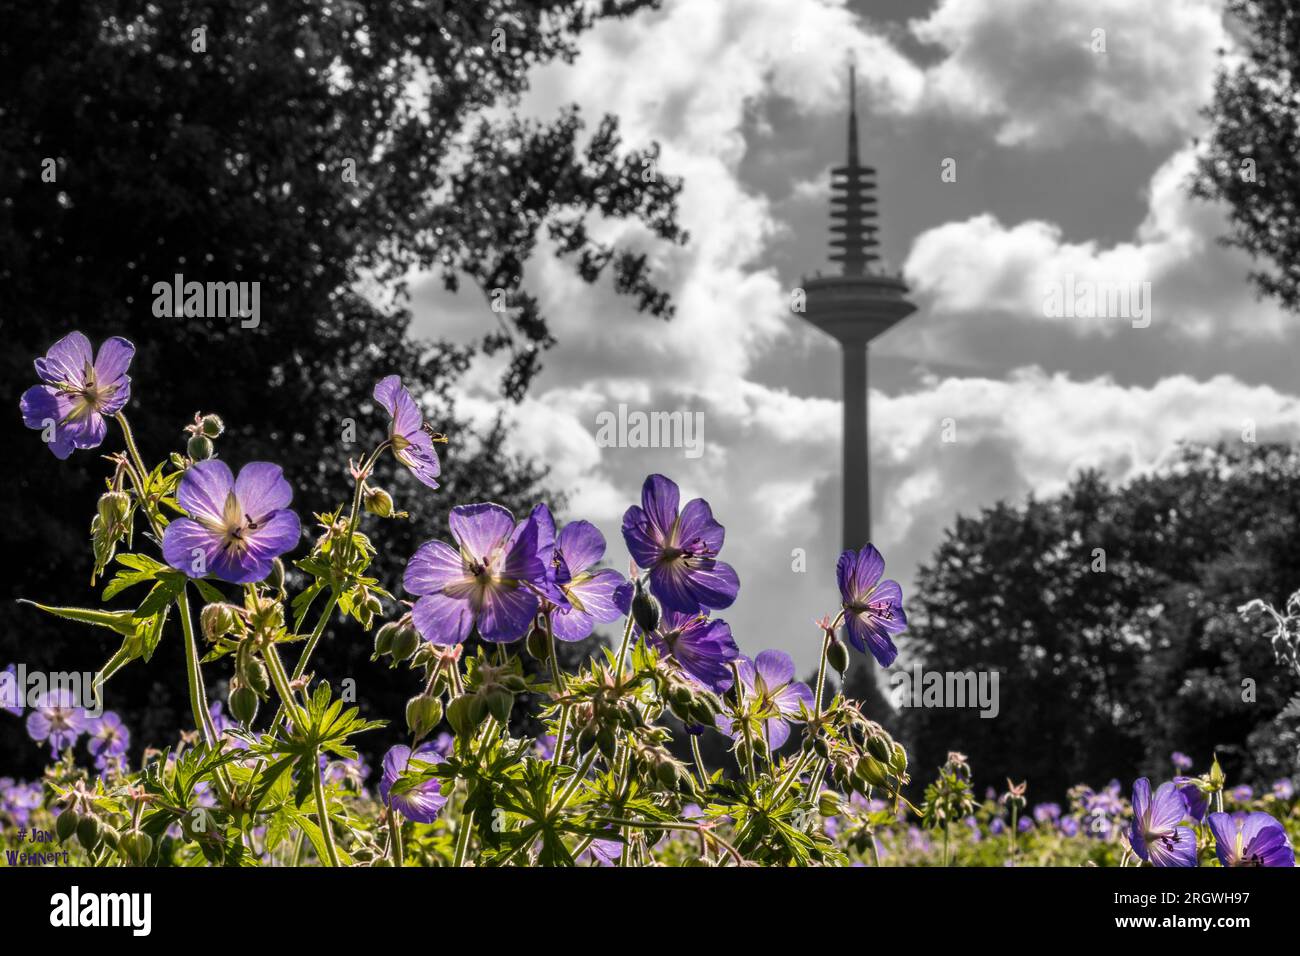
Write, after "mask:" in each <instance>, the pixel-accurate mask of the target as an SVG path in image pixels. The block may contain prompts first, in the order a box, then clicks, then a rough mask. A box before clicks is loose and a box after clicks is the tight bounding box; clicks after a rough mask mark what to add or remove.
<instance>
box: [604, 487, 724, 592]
mask: <svg viewBox="0 0 1300 956" xmlns="http://www.w3.org/2000/svg"><path fill="white" fill-rule="evenodd" d="M680 498H681V493H680V492H679V491H678V488H677V485H676V484H675V483H674V482H673V481H671V480H669V479H668V478H665V477H664V476H663V475H651V476H650V477H649V478H647V479H646V480H645V484H644V485H643V486H642V487H641V504H640V506H637V505H633V506H632V507H630V508H628V509H627V512H626V513H625V514H624V515H623V540H624V541H625V542H626V543H627V549H628V551H629V552H630V553H631V555H632V558H633V560H635V561H636V563H637V564H638V565H640V566H641V567H643V568H646V569H648V570H649V572H650V589H651V590H652V591H653V592H654V595H655V597H657V598H658V599H659V601H660V603H661V604H663V606H664V607H665V608H668V609H669V610H673V611H681V612H682V613H684V614H698V613H699V612H700V611H705V610H720V609H722V608H725V607H730V606H731V604H732V602H733V601H735V600H736V592H738V591H739V590H740V581H739V579H738V578H737V577H736V572H735V571H734V570H733V569H732V567H731V565H729V564H725V563H723V562H722V561H718V560H717V555H718V552H719V551H720V550H721V549H722V540H723V536H724V533H725V532H724V530H723V527H722V525H720V524H718V522H716V521H714V520H713V512H712V511H711V510H710V508H709V503H708V502H707V501H705V500H704V499H703V498H694V499H692V500H691V501H688V502H687V503H686V506H685V507H684V508H681V509H680V513H679V510H678V503H679V501H680Z"/></svg>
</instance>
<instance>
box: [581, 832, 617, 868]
mask: <svg viewBox="0 0 1300 956" xmlns="http://www.w3.org/2000/svg"><path fill="white" fill-rule="evenodd" d="M622 854H623V842H622V841H621V840H601V839H599V838H597V839H595V840H592V841H591V844H590V845H589V846H588V847H587V849H585V850H583V851H582V852H581V853H580V854H578V859H579V861H586V860H590V861H591V862H592V863H594V864H595V865H596V866H618V861H619V859H620V858H621V857H622Z"/></svg>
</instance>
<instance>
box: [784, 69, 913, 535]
mask: <svg viewBox="0 0 1300 956" xmlns="http://www.w3.org/2000/svg"><path fill="white" fill-rule="evenodd" d="M848 140H849V144H848V146H849V153H848V162H847V163H846V164H845V165H843V166H837V167H835V168H834V169H832V170H831V222H832V225H831V233H832V235H833V238H832V239H831V247H832V249H833V252H832V254H831V256H830V259H831V261H832V262H837V263H839V264H840V275H832V276H822V275H818V276H816V277H815V278H811V279H805V280H804V282H803V287H804V290H805V292H806V294H807V306H806V309H807V311H806V312H805V313H804V318H805V319H807V320H808V321H809V322H811V323H812V324H813V325H815V326H817V328H819V329H821V330H822V331H823V332H825V333H826V334H827V335H829V336H831V337H832V338H834V339H835V340H836V341H837V342H839V343H840V349H841V352H842V353H843V361H844V383H843V388H844V437H843V442H844V445H843V458H844V460H843V480H844V483H843V487H844V526H843V538H844V541H843V545H844V547H845V548H852V549H854V550H858V549H860V548H862V547H863V546H865V545H866V544H867V543H868V542H869V541H870V540H871V483H870V469H869V465H870V460H869V455H868V419H867V346H868V344H869V343H870V342H871V340H872V339H874V338H875V337H876V336H878V335H880V334H881V333H882V332H884V331H885V330H887V329H889V328H891V327H892V326H894V325H895V324H897V323H898V322H900V321H902V320H903V319H905V318H907V316H909V315H911V314H912V313H913V312H915V311H916V306H915V305H913V304H912V303H911V302H909V301H908V300H907V299H906V298H905V296H906V295H907V285H906V284H905V283H904V282H903V280H902V278H900V277H899V276H898V275H890V274H887V273H885V272H884V271H882V270H881V269H880V268H879V267H878V266H877V265H876V263H878V262H879V261H880V256H878V255H877V254H876V251H875V250H876V248H877V246H878V245H879V243H878V242H877V241H876V232H877V226H876V195H875V193H876V170H875V169H874V168H873V167H871V166H864V165H862V163H861V162H860V160H859V158H858V112H857V77H856V74H855V71H854V69H853V67H851V66H850V67H849V130H848Z"/></svg>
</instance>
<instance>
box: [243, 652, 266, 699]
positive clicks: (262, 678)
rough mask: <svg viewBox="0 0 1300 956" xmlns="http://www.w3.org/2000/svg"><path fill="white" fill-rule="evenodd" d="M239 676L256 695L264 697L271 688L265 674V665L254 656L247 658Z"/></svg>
mask: <svg viewBox="0 0 1300 956" xmlns="http://www.w3.org/2000/svg"><path fill="white" fill-rule="evenodd" d="M239 676H240V677H241V678H242V679H243V682H244V683H245V684H247V685H248V686H249V687H251V688H252V690H253V693H255V694H256V695H257V696H258V697H265V696H266V694H267V692H268V691H269V690H270V689H271V683H270V681H269V680H268V679H267V676H266V667H265V666H264V665H263V664H262V662H261V661H259V660H257V659H256V658H252V657H250V658H249V659H248V660H247V662H246V663H245V665H244V667H243V669H242V670H241V671H240V675H239Z"/></svg>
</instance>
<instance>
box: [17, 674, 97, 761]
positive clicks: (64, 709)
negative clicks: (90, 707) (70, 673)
mask: <svg viewBox="0 0 1300 956" xmlns="http://www.w3.org/2000/svg"><path fill="white" fill-rule="evenodd" d="M85 729H86V712H85V711H84V710H83V709H82V708H80V707H78V706H77V703H76V700H75V698H74V697H73V695H72V691H70V690H68V689H66V688H62V687H60V688H56V689H55V690H47V691H45V693H43V694H41V696H40V697H39V698H38V699H37V701H36V706H35V708H33V710H32V712H31V713H30V714H28V715H27V734H28V736H29V737H31V738H32V740H37V741H40V740H48V741H49V742H50V752H51V753H52V754H54V756H55V757H57V756H58V755H59V751H60V750H62V749H63V748H64V747H70V746H72V745H73V744H75V743H76V742H77V738H78V737H80V736H81V735H82V733H83V732H84V731H85Z"/></svg>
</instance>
